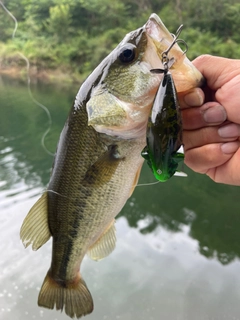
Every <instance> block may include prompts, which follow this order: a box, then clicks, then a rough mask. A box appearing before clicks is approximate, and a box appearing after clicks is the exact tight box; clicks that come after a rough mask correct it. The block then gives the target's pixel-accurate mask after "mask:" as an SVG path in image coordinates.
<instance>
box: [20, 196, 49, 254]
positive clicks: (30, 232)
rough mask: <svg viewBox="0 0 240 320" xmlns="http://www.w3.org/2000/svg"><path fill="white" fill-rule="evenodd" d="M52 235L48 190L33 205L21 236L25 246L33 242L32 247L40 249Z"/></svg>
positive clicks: (24, 222)
mask: <svg viewBox="0 0 240 320" xmlns="http://www.w3.org/2000/svg"><path fill="white" fill-rule="evenodd" d="M50 237H51V233H50V230H49V226H48V203H47V192H45V193H44V194H43V195H42V196H41V198H40V199H38V201H37V202H36V203H35V204H34V205H33V207H32V208H31V209H30V211H29V212H28V214H27V216H26V218H25V219H24V221H23V224H22V227H21V230H20V238H21V240H22V242H23V245H24V246H25V248H27V247H28V246H29V245H30V244H32V249H33V250H37V249H39V248H40V247H41V246H42V245H44V243H46V242H47V241H48V240H49V238H50Z"/></svg>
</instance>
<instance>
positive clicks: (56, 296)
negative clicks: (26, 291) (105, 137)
mask: <svg viewBox="0 0 240 320" xmlns="http://www.w3.org/2000/svg"><path fill="white" fill-rule="evenodd" d="M38 305H39V306H40V307H44V308H48V309H54V307H56V310H61V311H63V310H65V313H66V314H67V315H68V316H69V317H71V318H74V317H76V318H80V317H81V316H84V315H86V314H89V313H91V312H92V311H93V299H92V296H91V293H90V292H89V290H88V288H87V286H86V283H85V281H84V280H83V279H82V278H81V276H80V274H79V273H78V275H77V276H76V278H75V279H74V280H73V281H56V280H54V279H53V278H52V277H51V275H50V272H48V273H47V275H46V277H45V279H44V282H43V285H42V288H41V290H40V293H39V296H38Z"/></svg>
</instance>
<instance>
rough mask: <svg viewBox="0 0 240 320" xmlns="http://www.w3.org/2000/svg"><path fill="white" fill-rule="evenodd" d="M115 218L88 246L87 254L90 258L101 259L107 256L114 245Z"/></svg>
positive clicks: (115, 239)
mask: <svg viewBox="0 0 240 320" xmlns="http://www.w3.org/2000/svg"><path fill="white" fill-rule="evenodd" d="M116 241H117V238H116V229H115V220H113V221H112V223H111V224H110V226H109V227H108V228H107V229H106V230H105V231H104V232H103V234H102V235H101V236H100V238H98V240H97V241H96V242H95V243H94V244H93V245H92V246H91V247H90V248H89V250H88V252H87V254H88V256H89V258H91V259H92V260H96V261H98V260H101V259H103V258H105V257H107V256H108V255H109V254H110V253H111V252H112V251H113V250H114V249H115V246H116Z"/></svg>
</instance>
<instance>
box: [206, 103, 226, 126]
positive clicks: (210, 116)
mask: <svg viewBox="0 0 240 320" xmlns="http://www.w3.org/2000/svg"><path fill="white" fill-rule="evenodd" d="M203 118H204V120H205V121H206V122H208V123H221V122H223V121H225V120H226V119H227V114H226V111H225V109H224V108H223V107H222V106H220V105H216V106H214V107H211V108H208V109H207V110H205V111H204V113H203Z"/></svg>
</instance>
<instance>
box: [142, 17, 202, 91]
mask: <svg viewBox="0 0 240 320" xmlns="http://www.w3.org/2000/svg"><path fill="white" fill-rule="evenodd" d="M144 28H145V30H146V35H147V37H148V43H149V45H150V46H153V47H154V49H155V50H156V53H157V55H158V58H159V59H160V62H159V61H158V66H156V68H162V67H163V66H162V63H161V61H162V53H163V52H164V51H165V50H167V49H168V48H169V46H170V45H171V44H172V42H173V35H172V34H171V33H170V32H169V31H168V29H167V28H166V27H165V25H164V24H163V22H162V20H161V19H160V17H159V16H158V15H157V14H155V13H153V14H151V16H150V17H149V19H148V21H147V23H146V24H145V26H144ZM168 58H169V60H170V59H174V63H173V65H172V66H171V68H170V71H171V73H172V76H173V79H174V82H175V86H176V89H177V91H178V92H185V91H188V90H190V89H192V88H195V87H201V86H202V85H203V83H204V78H203V76H202V74H201V73H200V71H198V69H197V68H196V67H195V66H194V65H193V64H192V63H191V61H190V60H189V59H188V58H187V57H186V54H185V53H184V52H183V51H182V49H181V48H180V47H179V45H178V44H177V43H175V44H174V45H173V47H172V48H171V50H170V51H169V53H168Z"/></svg>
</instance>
